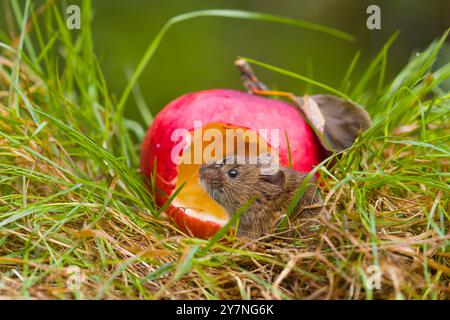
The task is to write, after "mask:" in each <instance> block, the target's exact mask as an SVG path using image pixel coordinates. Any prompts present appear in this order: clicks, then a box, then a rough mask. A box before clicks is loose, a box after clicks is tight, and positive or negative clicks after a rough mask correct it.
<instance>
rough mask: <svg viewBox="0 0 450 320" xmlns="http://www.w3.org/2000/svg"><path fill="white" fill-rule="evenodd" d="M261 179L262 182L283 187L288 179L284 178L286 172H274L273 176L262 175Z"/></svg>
mask: <svg viewBox="0 0 450 320" xmlns="http://www.w3.org/2000/svg"><path fill="white" fill-rule="evenodd" d="M260 179H261V180H262V181H265V182H268V183H271V184H275V185H277V186H280V187H281V186H283V185H284V182H285V180H286V177H285V176H284V172H283V171H282V170H277V171H276V172H273V173H272V174H261V176H260Z"/></svg>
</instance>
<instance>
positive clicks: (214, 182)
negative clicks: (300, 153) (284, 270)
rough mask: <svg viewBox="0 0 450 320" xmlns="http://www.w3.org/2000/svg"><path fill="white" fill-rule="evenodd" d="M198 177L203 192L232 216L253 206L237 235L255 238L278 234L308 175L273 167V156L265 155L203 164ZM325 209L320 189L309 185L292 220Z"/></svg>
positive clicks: (242, 216) (233, 157)
mask: <svg viewBox="0 0 450 320" xmlns="http://www.w3.org/2000/svg"><path fill="white" fill-rule="evenodd" d="M199 177H200V184H201V185H202V187H203V188H204V190H205V191H206V192H207V193H208V194H209V196H210V197H211V198H212V199H214V200H215V201H216V202H217V203H218V204H220V205H221V206H222V207H223V208H224V209H225V210H226V211H227V213H228V215H229V216H230V217H231V216H232V215H233V214H234V213H235V212H236V210H237V209H239V208H241V207H242V206H243V205H244V204H245V203H247V204H248V203H250V205H249V207H248V208H247V210H246V211H245V212H244V213H243V214H242V215H241V217H240V223H239V227H238V230H237V236H238V237H245V238H251V239H255V238H259V237H261V236H265V235H268V234H271V233H273V232H274V231H275V229H276V226H277V223H278V221H279V219H280V218H281V217H282V216H283V215H284V214H286V212H287V209H288V207H289V205H290V203H291V200H292V199H293V197H294V195H295V194H296V192H297V191H298V188H299V187H300V185H301V183H302V182H303V180H304V179H305V177H306V174H304V173H301V172H297V171H295V170H293V169H289V168H285V167H281V166H278V165H274V163H273V161H272V157H270V155H269V156H268V155H267V154H264V155H261V156H258V157H254V158H250V157H236V156H227V157H225V158H224V159H223V160H221V161H218V162H214V163H205V164H202V165H201V166H200V168H199ZM251 199H252V200H253V201H252V200H251ZM249 200H250V201H249ZM322 209H323V207H322V199H321V196H320V194H319V192H318V190H317V187H316V186H315V185H311V184H310V185H309V186H307V188H306V190H305V192H304V194H303V197H302V198H301V199H300V201H299V202H298V204H297V205H296V207H295V208H294V210H293V211H292V212H291V217H309V216H312V215H315V214H317V213H319V212H320V211H321V210H322Z"/></svg>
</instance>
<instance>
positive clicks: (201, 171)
mask: <svg viewBox="0 0 450 320" xmlns="http://www.w3.org/2000/svg"><path fill="white" fill-rule="evenodd" d="M207 172H208V168H207V167H206V166H205V165H201V166H200V168H199V169H198V173H199V176H200V179H202V180H203V179H205V178H206V175H207Z"/></svg>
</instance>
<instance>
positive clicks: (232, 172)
mask: <svg viewBox="0 0 450 320" xmlns="http://www.w3.org/2000/svg"><path fill="white" fill-rule="evenodd" d="M238 175H239V171H237V170H236V169H231V170H228V176H229V177H230V178H236V177H237V176H238Z"/></svg>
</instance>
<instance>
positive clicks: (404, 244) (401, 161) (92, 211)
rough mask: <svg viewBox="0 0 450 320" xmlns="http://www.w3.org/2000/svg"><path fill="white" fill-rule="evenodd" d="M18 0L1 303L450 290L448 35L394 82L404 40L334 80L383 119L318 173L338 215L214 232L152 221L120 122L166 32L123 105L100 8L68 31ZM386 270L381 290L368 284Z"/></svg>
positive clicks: (4, 134) (131, 126)
mask: <svg viewBox="0 0 450 320" xmlns="http://www.w3.org/2000/svg"><path fill="white" fill-rule="evenodd" d="M15 3H16V2H12V7H11V15H12V17H13V19H14V20H15V21H16V22H15V23H16V26H17V27H16V28H15V29H16V33H15V36H14V37H12V39H11V38H10V37H8V36H6V33H2V32H0V41H1V43H0V298H33V299H42V298H75V299H79V298H82V299H86V298H106V299H120V298H131V299H134V298H139V299H148V298H170V299H173V298H187V299H218V298H222V299H249V298H274V299H298V298H302V299H314V298H319V299H330V298H340V299H372V298H385V299H397V298H398V299H401V298H406V299H445V298H448V297H449V296H450V295H449V291H450V260H449V257H450V247H449V241H450V233H449V228H450V223H449V221H450V217H449V191H450V187H449V173H448V168H449V153H450V148H449V140H450V130H449V118H450V94H449V92H447V91H445V90H444V89H442V88H443V86H442V84H443V82H444V81H446V80H447V81H448V79H449V78H450V63H448V62H447V63H446V64H442V66H440V67H439V68H438V67H433V65H434V62H435V60H436V59H437V57H438V54H439V50H440V48H441V46H442V44H443V43H444V41H445V37H446V36H447V34H445V35H444V36H443V37H442V38H441V39H437V40H436V41H435V42H433V43H432V44H430V46H429V47H428V49H426V50H425V51H423V52H421V53H420V54H418V55H414V56H413V57H412V58H411V61H410V62H409V63H408V64H407V65H406V66H405V68H404V69H403V70H402V71H401V72H400V73H399V74H398V75H397V77H396V78H395V79H393V80H390V81H387V82H386V81H385V79H384V74H385V70H386V66H387V64H388V59H387V53H388V50H389V47H390V46H391V45H392V44H393V43H394V40H395V37H396V36H397V34H395V35H393V37H392V38H391V40H389V42H388V43H387V44H386V46H385V47H383V48H382V49H381V51H380V54H379V55H378V56H376V57H374V59H373V62H372V64H371V65H369V66H368V67H367V72H366V73H365V74H364V75H363V76H362V77H361V78H359V79H355V77H354V76H353V75H352V70H353V68H354V65H355V64H356V63H357V60H358V55H356V56H355V59H354V60H353V63H352V64H351V65H350V66H349V68H348V73H347V74H346V75H344V76H343V82H342V86H341V88H334V89H332V90H334V92H335V93H336V92H337V93H341V94H344V95H347V96H349V97H350V98H351V99H353V100H354V101H356V102H358V103H360V104H362V105H364V106H366V108H367V110H368V112H369V113H370V114H371V115H372V117H373V120H374V125H373V127H372V128H371V129H369V130H368V131H367V132H366V133H365V134H364V135H363V136H362V137H361V138H360V140H359V141H358V142H357V143H356V144H355V145H354V146H353V147H352V148H351V149H350V150H348V151H346V152H344V153H343V154H341V155H340V156H339V157H336V156H333V157H332V158H333V159H329V161H325V162H324V163H323V164H322V165H320V166H318V167H317V168H316V169H317V171H318V172H319V173H320V176H321V177H320V180H321V185H322V186H323V188H322V189H323V192H324V194H325V195H326V202H327V206H328V208H329V211H330V218H329V219H328V220H326V219H324V218H322V217H317V218H315V219H312V221H310V222H312V224H313V226H312V227H311V226H310V227H309V228H310V231H312V232H309V233H305V236H304V237H303V238H302V239H297V240H296V241H295V242H293V243H286V242H281V241H276V240H274V241H270V242H267V241H261V242H253V243H249V242H244V241H242V240H237V239H233V238H231V237H225V239H223V240H221V241H215V240H216V239H214V241H206V240H200V239H195V238H190V237H188V236H186V235H184V234H182V233H181V232H180V231H178V230H177V229H176V227H174V226H172V225H170V224H169V223H167V222H166V221H164V220H163V219H161V218H157V217H155V216H154V213H156V212H157V208H156V207H155V204H154V202H153V200H152V199H153V198H152V195H151V194H149V192H148V191H147V189H146V188H145V186H144V185H143V183H142V181H141V178H140V176H139V172H138V170H137V168H138V154H139V153H138V152H139V144H137V143H134V140H137V141H139V140H140V139H141V138H142V135H143V130H144V129H145V128H142V127H141V126H140V125H139V124H137V123H136V122H133V121H131V120H126V119H124V118H123V108H124V106H125V104H126V101H127V98H128V96H130V97H133V96H134V98H135V99H136V101H138V102H139V101H141V99H140V95H139V90H133V88H134V89H136V88H137V87H135V83H136V80H137V79H138V76H139V74H140V73H141V72H142V71H143V69H144V67H145V65H146V63H147V62H148V61H149V60H150V59H151V56H152V54H153V52H154V50H156V48H157V46H158V44H159V41H160V40H161V38H162V36H163V35H164V33H165V31H166V30H167V28H168V27H166V28H165V29H163V31H162V33H161V34H159V35H158V37H157V38H156V39H155V41H154V42H153V43H152V44H151V45H150V46H149V49H148V50H147V52H146V53H145V55H144V57H143V60H142V61H141V64H140V65H139V66H138V69H137V70H136V72H135V73H133V74H132V75H131V80H130V84H129V86H128V88H127V89H126V90H125V92H124V94H123V95H121V96H120V98H115V97H116V96H115V95H114V93H111V92H109V91H108V86H107V84H106V81H105V79H104V78H103V75H102V71H101V69H100V67H99V65H98V62H97V60H96V57H95V55H94V53H93V43H92V41H91V35H90V28H89V16H90V15H89V12H84V13H86V14H85V15H84V16H83V17H84V18H83V27H82V29H81V31H80V32H78V33H73V32H70V31H69V30H67V28H66V27H65V21H64V19H63V17H62V16H61V12H62V11H61V10H60V8H59V7H58V6H56V5H53V4H49V5H44V6H42V7H34V8H33V10H31V7H30V6H29V5H28V4H29V2H26V3H27V6H25V7H22V8H19V7H18V5H17V4H15ZM49 3H51V2H49ZM88 8H89V2H88V1H86V2H85V3H84V5H83V10H89V9H88ZM241 18H242V17H241ZM244 18H250V17H244ZM254 18H255V17H254ZM256 18H258V19H261V20H264V19H262V18H261V17H256ZM177 21H178V20H176V19H175V20H174V21H172V24H173V23H175V22H177ZM279 22H282V21H279ZM300 26H303V27H308V25H306V26H305V25H300ZM169 27H170V25H169ZM317 31H321V30H320V29H319V30H317ZM322 31H323V30H322ZM334 35H335V36H340V34H339V33H338V34H334ZM341 36H342V35H341ZM32 37H33V39H34V40H33V41H32V40H31V38H32ZM252 62H253V63H254V64H255V65H259V66H262V67H265V68H268V69H269V70H272V71H274V72H280V73H282V74H285V75H287V76H292V77H295V78H298V79H299V80H301V81H307V82H309V83H310V84H311V85H313V86H314V88H316V89H317V88H319V89H320V88H321V89H320V90H319V91H324V90H325V91H326V90H329V88H328V87H326V86H324V85H322V84H318V83H315V82H313V81H311V80H310V79H308V78H305V77H303V76H301V75H298V74H295V73H293V72H291V71H287V70H283V69H279V68H277V67H274V66H271V65H267V64H263V63H261V62H258V61H253V60H252ZM230 67H232V61H230ZM141 110H142V115H143V117H144V119H145V120H148V121H151V115H149V114H148V113H146V112H145V109H144V107H142V109H141ZM133 137H135V138H137V139H134V138H133ZM331 160H334V161H333V162H332V161H331ZM331 163H332V164H331ZM377 268H379V270H380V271H381V275H382V276H381V288H380V289H376V288H372V287H371V286H370V283H371V281H367V280H371V274H372V272H373V270H376V269H377ZM74 276H76V277H75V278H74ZM77 279H81V280H82V281H81V283H79V286H77V284H78V283H77ZM74 284H75V285H74Z"/></svg>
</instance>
